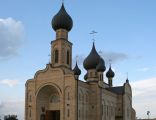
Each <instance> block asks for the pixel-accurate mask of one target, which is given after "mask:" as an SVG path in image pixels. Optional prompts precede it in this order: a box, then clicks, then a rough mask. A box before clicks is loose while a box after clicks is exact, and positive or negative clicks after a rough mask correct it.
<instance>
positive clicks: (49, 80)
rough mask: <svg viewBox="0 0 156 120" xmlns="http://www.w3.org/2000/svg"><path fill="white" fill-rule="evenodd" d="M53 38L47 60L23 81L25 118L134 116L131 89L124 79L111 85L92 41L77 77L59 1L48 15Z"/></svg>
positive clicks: (120, 119)
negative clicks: (53, 10)
mask: <svg viewBox="0 0 156 120" xmlns="http://www.w3.org/2000/svg"><path fill="white" fill-rule="evenodd" d="M52 27H53V29H54V31H55V32H56V39H55V40H53V41H52V42H51V62H50V63H49V64H47V65H46V68H45V69H43V70H39V71H37V72H36V74H35V76H34V78H33V79H30V80H27V82H26V95H25V120H135V110H134V109H133V108H132V90H131V86H130V84H129V80H128V79H127V80H126V82H125V83H124V84H123V86H113V78H114V76H115V73H114V72H113V70H112V68H111V65H110V67H109V70H108V71H107V72H106V77H107V78H108V83H106V78H104V75H103V74H104V72H105V70H106V67H105V61H104V59H103V58H102V57H101V56H100V55H99V54H98V53H97V51H96V48H95V45H94V43H93V46H92V49H91V52H90V53H89V55H88V56H87V57H86V59H85V60H84V63H83V66H84V68H85V69H86V71H87V73H86V75H85V76H84V81H85V82H83V81H82V80H79V75H80V74H81V70H80V69H79V67H78V65H77V63H76V65H75V68H74V69H72V43H71V42H70V41H69V40H68V32H70V30H71V29H72V27H73V21H72V18H71V17H70V16H69V14H68V13H67V12H66V10H65V8H64V4H62V6H61V9H60V10H59V12H58V13H57V14H56V15H55V16H54V17H53V19H52Z"/></svg>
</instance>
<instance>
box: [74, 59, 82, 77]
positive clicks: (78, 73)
mask: <svg viewBox="0 0 156 120" xmlns="http://www.w3.org/2000/svg"><path fill="white" fill-rule="evenodd" d="M73 71H74V75H80V74H81V70H80V69H79V67H78V65H77V62H76V65H75V68H74V69H73Z"/></svg>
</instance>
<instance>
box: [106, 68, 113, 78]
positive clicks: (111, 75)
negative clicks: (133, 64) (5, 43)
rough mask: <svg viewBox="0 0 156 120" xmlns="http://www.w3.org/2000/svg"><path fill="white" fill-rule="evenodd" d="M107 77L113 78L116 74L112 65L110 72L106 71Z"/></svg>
mask: <svg viewBox="0 0 156 120" xmlns="http://www.w3.org/2000/svg"><path fill="white" fill-rule="evenodd" d="M106 76H107V78H113V77H114V76H115V73H114V72H113V70H112V68H111V66H110V68H109V70H108V72H107V73H106Z"/></svg>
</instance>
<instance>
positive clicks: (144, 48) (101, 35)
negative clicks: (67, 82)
mask: <svg viewBox="0 0 156 120" xmlns="http://www.w3.org/2000/svg"><path fill="white" fill-rule="evenodd" d="M155 5H156V1H155V0H130V1H125V0H98V1H97V0H92V1H89V0H85V1H84V0H77V1H76V0H73V1H72V0H65V8H66V10H67V11H68V13H69V14H70V15H71V17H72V19H73V22H74V26H73V29H72V30H71V32H70V33H69V40H70V41H71V42H72V43H73V56H72V57H73V66H74V65H75V58H76V56H79V57H78V63H79V66H80V68H81V69H82V71H83V72H82V75H81V77H80V78H81V79H82V80H83V75H84V74H85V73H86V71H85V70H84V69H83V66H82V65H83V60H84V58H85V57H86V56H87V55H88V54H89V52H90V50H91V48H92V36H91V35H90V34H89V33H90V32H91V31H92V30H95V31H97V32H98V33H97V34H96V35H95V46H96V49H97V51H98V52H99V51H102V53H101V55H102V56H103V58H104V59H105V62H106V67H107V69H108V60H109V59H111V60H112V67H113V69H114V71H115V73H116V76H115V78H114V86H116V85H122V84H123V83H124V82H125V80H126V77H127V75H126V74H127V72H128V74H129V75H128V76H129V80H130V83H131V85H132V90H133V106H134V108H135V109H136V112H137V116H138V117H139V118H140V117H141V118H146V117H147V115H146V112H147V111H148V110H149V111H150V112H151V117H156V102H155V101H156V93H155V91H156V62H155V61H156V55H155V51H156V47H155V46H156V15H155V13H156V7H155ZM60 7H61V0H46V1H39V0H33V1H32V0H1V2H0V116H2V115H4V114H17V115H18V116H19V118H20V120H22V119H23V118H24V98H25V93H24V91H25V82H26V80H27V79H30V78H33V76H34V74H35V72H36V71H37V70H39V69H44V68H45V66H46V64H47V63H48V62H49V57H48V55H49V54H50V41H52V40H54V39H55V32H54V31H53V30H52V28H51V19H52V17H53V16H54V15H55V14H56V13H57V12H58V10H59V9H60ZM105 81H106V82H107V79H106V78H105Z"/></svg>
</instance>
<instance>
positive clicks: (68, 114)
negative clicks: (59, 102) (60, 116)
mask: <svg viewBox="0 0 156 120" xmlns="http://www.w3.org/2000/svg"><path fill="white" fill-rule="evenodd" d="M67 116H68V117H70V111H69V109H68V113H67Z"/></svg>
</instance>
